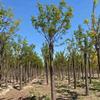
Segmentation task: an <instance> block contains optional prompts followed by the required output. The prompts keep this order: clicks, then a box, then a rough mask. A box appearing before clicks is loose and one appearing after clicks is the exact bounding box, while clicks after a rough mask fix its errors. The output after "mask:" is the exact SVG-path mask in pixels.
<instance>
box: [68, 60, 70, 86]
mask: <svg viewBox="0 0 100 100" xmlns="http://www.w3.org/2000/svg"><path fill="white" fill-rule="evenodd" d="M68 84H70V60H69V61H68Z"/></svg>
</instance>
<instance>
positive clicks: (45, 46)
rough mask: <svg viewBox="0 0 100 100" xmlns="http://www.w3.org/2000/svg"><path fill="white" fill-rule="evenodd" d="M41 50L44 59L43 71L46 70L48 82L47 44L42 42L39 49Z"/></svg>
mask: <svg viewBox="0 0 100 100" xmlns="http://www.w3.org/2000/svg"><path fill="white" fill-rule="evenodd" d="M41 51H42V56H43V59H44V66H45V71H46V83H47V84H48V74H49V73H48V68H49V67H48V66H49V48H48V45H47V44H43V47H42V49H41Z"/></svg>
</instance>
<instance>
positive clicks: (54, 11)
mask: <svg viewBox="0 0 100 100" xmlns="http://www.w3.org/2000/svg"><path fill="white" fill-rule="evenodd" d="M38 10H39V15H38V16H37V17H34V16H33V17H32V25H33V26H34V27H35V29H37V30H38V32H39V33H40V34H42V35H43V36H44V37H45V39H46V41H47V44H48V47H49V57H50V67H49V68H50V82H51V100H56V95H55V83H54V68H53V56H54V42H55V41H56V40H58V39H59V38H60V37H61V36H62V35H63V34H64V33H65V32H66V30H68V29H69V28H70V19H71V17H72V8H71V7H70V6H68V5H66V2H65V1H64V0H62V1H61V2H60V3H59V6H55V5H54V4H51V5H42V4H40V3H38Z"/></svg>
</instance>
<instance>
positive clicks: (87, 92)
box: [84, 52, 89, 95]
mask: <svg viewBox="0 0 100 100" xmlns="http://www.w3.org/2000/svg"><path fill="white" fill-rule="evenodd" d="M84 67H85V89H86V91H85V93H86V95H89V87H88V71H87V53H86V52H85V53H84Z"/></svg>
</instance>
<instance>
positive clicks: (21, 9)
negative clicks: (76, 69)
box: [0, 0, 100, 54]
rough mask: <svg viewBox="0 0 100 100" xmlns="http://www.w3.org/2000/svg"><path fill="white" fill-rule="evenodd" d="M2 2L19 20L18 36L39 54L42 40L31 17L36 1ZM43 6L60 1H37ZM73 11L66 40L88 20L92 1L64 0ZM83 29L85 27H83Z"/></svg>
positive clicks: (98, 8)
mask: <svg viewBox="0 0 100 100" xmlns="http://www.w3.org/2000/svg"><path fill="white" fill-rule="evenodd" d="M0 1H2V2H3V4H4V6H5V8H9V7H10V8H12V11H13V13H14V15H15V19H20V20H21V24H20V27H19V31H18V34H21V35H22V36H23V37H26V38H27V40H28V41H29V43H30V44H31V43H34V44H35V45H36V49H35V50H36V51H37V53H39V54H40V52H41V47H42V43H43V42H44V41H43V40H44V38H43V37H42V36H41V35H40V34H39V33H37V31H36V30H35V29H34V28H33V27H32V24H31V16H32V15H38V11H37V7H36V2H37V0H0ZM38 1H40V2H41V3H43V4H50V3H54V4H56V5H57V4H58V3H59V1H60V0H38ZM65 1H66V2H67V3H68V4H69V5H70V6H72V7H73V9H74V17H73V18H72V22H71V24H72V27H71V29H69V30H68V34H67V35H66V38H70V37H72V34H73V31H74V30H76V29H77V26H78V25H79V24H83V21H84V19H86V18H90V16H91V15H90V14H91V10H92V8H91V7H92V0H65ZM99 12H100V0H99V3H98V6H97V10H96V13H97V16H98V15H99V14H100V13H99ZM84 27H85V26H84ZM64 48H65V45H63V46H60V47H56V48H55V51H60V50H63V49H64Z"/></svg>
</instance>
